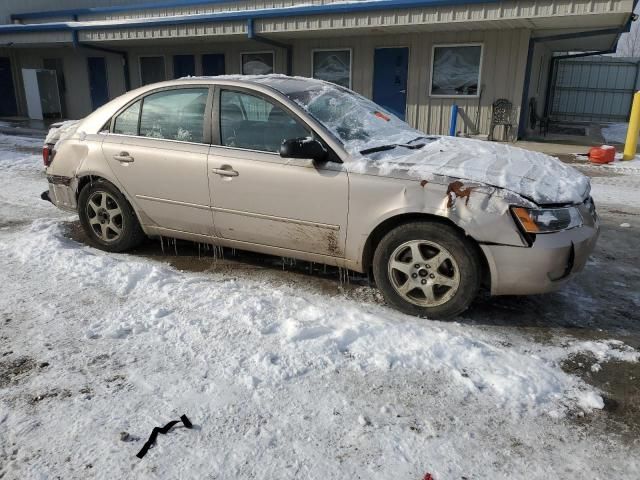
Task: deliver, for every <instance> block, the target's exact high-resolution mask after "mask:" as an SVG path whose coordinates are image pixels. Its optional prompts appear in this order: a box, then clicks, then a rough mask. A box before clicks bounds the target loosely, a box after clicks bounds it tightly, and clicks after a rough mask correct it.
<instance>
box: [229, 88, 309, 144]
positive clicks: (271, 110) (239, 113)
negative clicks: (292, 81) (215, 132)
mask: <svg viewBox="0 0 640 480" xmlns="http://www.w3.org/2000/svg"><path fill="white" fill-rule="evenodd" d="M308 136H310V133H309V131H308V130H307V129H306V128H305V127H304V126H303V125H302V124H300V123H299V122H298V121H297V120H296V119H295V118H294V117H292V116H291V115H290V114H289V113H288V112H286V111H285V110H283V109H282V108H280V107H279V106H277V105H274V104H272V103H271V102H269V101H267V100H264V99H263V98H260V97H256V96H254V95H248V94H246V93H240V92H233V91H229V90H223V91H222V93H221V97H220V139H221V143H222V145H224V146H226V147H235V148H246V149H249V150H258V151H262V152H278V151H280V145H281V144H282V142H283V141H284V140H291V139H294V138H302V137H308Z"/></svg>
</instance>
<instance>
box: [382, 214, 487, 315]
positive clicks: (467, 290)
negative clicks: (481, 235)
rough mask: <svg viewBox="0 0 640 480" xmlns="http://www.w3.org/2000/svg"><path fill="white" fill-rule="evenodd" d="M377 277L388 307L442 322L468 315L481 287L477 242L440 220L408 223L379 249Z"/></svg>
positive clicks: (392, 234) (386, 237)
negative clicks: (439, 221) (468, 310)
mask: <svg viewBox="0 0 640 480" xmlns="http://www.w3.org/2000/svg"><path fill="white" fill-rule="evenodd" d="M414 257H415V258H417V260H416V259H415V258H414ZM373 275H374V278H375V281H376V284H377V286H378V288H379V289H380V290H381V291H382V295H383V296H384V298H385V300H386V301H387V303H389V304H390V305H392V306H393V307H395V308H396V309H398V310H400V311H402V312H404V313H407V314H409V315H415V316H419V317H426V318H430V319H438V320H444V319H448V318H451V317H454V316H456V315H459V314H461V313H462V312H464V311H465V310H466V309H467V308H468V307H469V305H470V304H471V302H472V301H473V300H474V299H475V297H476V296H477V294H478V291H479V289H480V283H481V267H480V261H479V259H478V256H477V254H476V249H475V248H474V245H473V244H472V243H471V241H470V240H468V239H467V238H465V237H464V236H463V235H461V234H460V233H459V232H457V231H456V230H455V229H454V228H452V227H450V226H447V225H444V224H440V223H435V222H433V223H429V222H417V223H408V224H405V225H401V226H399V227H397V228H395V229H394V230H392V231H390V232H389V233H387V234H386V235H385V236H384V237H383V238H382V240H381V241H380V243H379V244H378V246H377V248H376V251H375V254H374V257H373Z"/></svg>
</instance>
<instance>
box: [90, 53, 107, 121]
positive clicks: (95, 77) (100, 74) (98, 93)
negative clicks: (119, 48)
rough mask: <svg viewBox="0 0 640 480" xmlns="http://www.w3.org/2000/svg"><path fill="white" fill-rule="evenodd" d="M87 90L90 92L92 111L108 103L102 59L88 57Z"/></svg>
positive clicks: (104, 64)
mask: <svg viewBox="0 0 640 480" xmlns="http://www.w3.org/2000/svg"><path fill="white" fill-rule="evenodd" d="M87 62H88V64H89V90H90V92H91V106H92V107H93V109H94V110H96V109H97V108H99V107H101V106H102V105H104V104H105V103H107V102H108V101H109V86H108V84H107V65H106V62H105V59H104V57H89V58H87Z"/></svg>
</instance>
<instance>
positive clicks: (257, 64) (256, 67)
mask: <svg viewBox="0 0 640 480" xmlns="http://www.w3.org/2000/svg"><path fill="white" fill-rule="evenodd" d="M241 59H242V75H268V74H270V73H273V52H259V53H243V54H242V57H241Z"/></svg>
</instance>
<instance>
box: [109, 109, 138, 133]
mask: <svg viewBox="0 0 640 480" xmlns="http://www.w3.org/2000/svg"><path fill="white" fill-rule="evenodd" d="M141 103H142V101H141V100H138V101H137V102H136V103H134V104H133V105H131V106H129V107H128V108H127V109H126V110H125V111H124V112H122V113H121V114H120V115H118V116H117V117H116V119H115V121H114V122H113V133H119V134H121V135H138V118H139V117H140V104H141Z"/></svg>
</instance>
